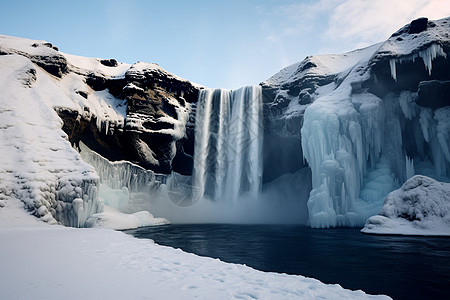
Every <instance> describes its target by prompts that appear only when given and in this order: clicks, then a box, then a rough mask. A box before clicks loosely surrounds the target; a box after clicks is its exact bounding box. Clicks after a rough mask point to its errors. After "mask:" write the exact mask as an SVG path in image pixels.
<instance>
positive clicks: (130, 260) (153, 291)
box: [0, 200, 390, 300]
mask: <svg viewBox="0 0 450 300" xmlns="http://www.w3.org/2000/svg"><path fill="white" fill-rule="evenodd" d="M21 206H22V204H21V203H20V202H19V201H18V200H10V201H7V203H6V206H5V207H3V208H0V240H1V241H2V243H1V244H0V265H1V266H2V272H0V290H1V291H2V292H1V293H2V294H1V297H2V299H49V300H51V299H67V300H70V299H111V300H113V299H233V298H239V299H390V298H389V297H387V296H370V295H367V294H365V293H364V292H362V291H350V290H345V289H343V288H342V287H340V286H339V285H326V284H323V283H321V282H320V281H318V280H315V279H311V278H305V277H303V276H293V275H286V274H276V273H264V272H261V271H257V270H254V269H252V268H249V267H246V266H243V265H236V264H228V263H224V262H221V261H219V260H217V259H212V258H205V257H199V256H196V255H194V254H188V253H185V252H183V251H181V250H179V249H173V248H170V247H164V246H159V245H156V244H154V242H153V241H151V240H147V239H142V240H141V239H136V238H134V237H131V236H129V235H126V234H124V233H121V232H117V231H113V230H107V229H95V228H90V229H80V228H67V227H62V226H49V225H47V224H45V223H43V222H40V221H38V220H37V219H35V218H33V217H30V216H29V215H27V213H26V212H25V211H24V210H23V208H22V207H21Z"/></svg>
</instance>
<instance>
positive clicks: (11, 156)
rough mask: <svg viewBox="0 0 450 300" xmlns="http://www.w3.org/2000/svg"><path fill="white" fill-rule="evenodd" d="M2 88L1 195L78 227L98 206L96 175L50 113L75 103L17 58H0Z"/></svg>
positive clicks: (40, 214) (50, 219)
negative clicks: (57, 108)
mask: <svg viewBox="0 0 450 300" xmlns="http://www.w3.org/2000/svg"><path fill="white" fill-rule="evenodd" d="M0 90H1V91H2V93H1V94H0V115H1V117H0V128H1V129H2V130H0V141H1V143H0V153H2V155H1V156H0V165H1V166H2V168H1V169H0V195H1V197H2V198H5V199H6V200H7V199H9V198H10V197H17V198H19V199H21V200H22V201H23V202H24V203H25V204H26V207H27V209H29V210H31V211H32V212H33V213H34V214H35V215H36V216H38V217H41V218H42V220H44V221H46V222H49V223H55V222H61V223H63V224H66V225H69V226H82V225H83V224H84V222H85V220H86V219H87V218H88V217H89V216H90V215H92V214H93V213H96V212H98V211H99V210H101V207H102V204H101V202H99V201H98V200H97V188H96V186H97V182H98V176H97V174H96V173H95V172H94V170H93V168H92V167H91V166H90V165H88V164H86V163H85V162H83V161H82V160H81V158H80V156H79V155H78V153H77V152H76V151H75V150H74V149H73V148H72V147H71V145H70V143H69V142H68V141H67V136H66V134H65V133H64V132H63V131H62V130H61V126H62V121H61V119H60V118H59V117H58V115H57V114H56V112H55V110H54V109H53V107H69V108H76V105H75V103H74V102H73V101H72V100H71V99H70V98H69V97H67V95H66V94H65V93H64V92H62V91H61V89H59V88H58V86H57V85H56V84H55V82H54V81H53V80H52V78H50V77H49V76H48V75H47V74H46V73H45V72H43V71H42V70H41V69H40V68H38V67H36V65H34V64H33V63H31V61H30V60H29V59H27V58H25V57H23V56H18V55H6V56H0ZM31 99H32V100H31Z"/></svg>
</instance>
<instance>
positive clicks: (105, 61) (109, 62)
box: [100, 58, 119, 67]
mask: <svg viewBox="0 0 450 300" xmlns="http://www.w3.org/2000/svg"><path fill="white" fill-rule="evenodd" d="M100 63H101V64H102V65H104V66H107V67H117V66H118V65H119V63H118V62H117V60H115V59H114V58H111V59H101V60H100Z"/></svg>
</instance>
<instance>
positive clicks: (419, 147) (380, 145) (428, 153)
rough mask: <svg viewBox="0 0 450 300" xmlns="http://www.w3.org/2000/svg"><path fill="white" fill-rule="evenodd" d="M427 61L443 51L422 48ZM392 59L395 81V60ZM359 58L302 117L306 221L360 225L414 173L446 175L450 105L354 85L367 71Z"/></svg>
mask: <svg viewBox="0 0 450 300" xmlns="http://www.w3.org/2000/svg"><path fill="white" fill-rule="evenodd" d="M416 56H417V57H421V58H422V59H423V60H424V63H425V66H426V68H427V70H428V71H430V72H431V68H432V61H433V59H434V58H436V57H437V56H444V57H445V56H446V55H445V53H444V52H443V50H442V48H441V47H440V46H438V45H432V46H430V47H429V48H427V49H425V50H423V51H420V52H419V53H418V54H417V55H416ZM409 59H414V57H413V58H411V57H409V56H408V57H406V58H401V57H400V58H398V59H396V60H395V61H394V60H391V74H392V77H393V78H394V79H396V78H397V76H398V74H397V73H396V71H395V64H396V63H397V62H401V61H405V60H409ZM366 64H367V62H360V64H359V65H356V66H355V68H354V69H353V71H352V72H351V73H350V74H349V75H348V76H347V77H346V78H345V80H344V81H343V82H342V84H341V85H340V86H339V87H338V88H337V89H336V90H334V91H333V92H331V93H329V94H327V95H324V96H322V97H320V98H319V99H317V100H316V101H315V102H314V103H313V104H312V105H311V106H309V107H308V109H307V110H306V111H305V115H304V125H303V127H302V147H303V151H304V157H305V159H306V160H307V161H308V163H309V165H310V167H311V171H312V183H313V190H312V191H311V194H310V198H309V200H308V211H309V218H310V223H311V226H312V227H318V228H326V227H334V226H361V225H363V224H364V221H365V219H367V218H368V217H370V216H371V215H374V214H377V213H378V211H379V209H380V208H381V205H382V203H383V199H384V197H385V196H386V195H387V194H388V193H389V192H391V191H392V190H394V189H395V188H398V187H399V186H400V185H401V184H402V183H403V182H405V181H406V180H407V179H408V178H410V177H412V176H414V175H415V174H423V175H427V176H431V177H433V178H437V179H439V180H441V181H448V179H449V177H450V152H449V149H450V134H449V132H450V125H449V124H450V122H449V121H448V120H449V119H450V109H449V108H448V107H444V108H440V109H437V110H432V109H430V108H424V107H419V106H418V105H417V104H416V103H415V101H416V98H417V93H414V92H411V91H402V92H396V93H389V94H387V95H386V96H385V97H384V98H383V99H381V98H378V97H377V96H375V95H373V94H371V93H369V92H367V91H364V90H358V89H357V90H356V91H357V92H355V91H354V89H353V87H355V86H357V84H356V83H358V82H362V81H363V80H364V78H367V76H368V74H369V73H368V70H369V69H367V68H364V67H363V65H366Z"/></svg>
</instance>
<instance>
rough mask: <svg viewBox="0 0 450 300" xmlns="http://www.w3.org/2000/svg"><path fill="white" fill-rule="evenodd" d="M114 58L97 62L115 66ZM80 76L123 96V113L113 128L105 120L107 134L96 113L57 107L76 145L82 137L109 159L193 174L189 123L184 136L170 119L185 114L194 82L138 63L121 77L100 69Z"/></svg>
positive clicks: (97, 88) (98, 88) (192, 97)
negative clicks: (115, 76)
mask: <svg viewBox="0 0 450 300" xmlns="http://www.w3.org/2000/svg"><path fill="white" fill-rule="evenodd" d="M114 61H115V60H114ZM114 61H113V62H111V60H102V61H101V62H102V64H105V63H106V64H108V66H111V67H113V65H115V64H116V63H117V62H115V63H114ZM82 75H83V74H82ZM83 76H85V81H86V84H87V85H89V86H90V87H91V88H92V89H93V90H95V91H102V90H105V89H108V91H109V93H111V94H112V95H113V96H115V97H117V98H119V99H125V100H127V104H128V106H127V118H126V123H125V124H123V125H121V127H119V128H111V125H113V124H109V131H111V130H112V131H113V133H111V132H107V131H106V129H105V128H100V130H99V128H98V124H97V120H96V118H95V117H86V116H84V115H83V116H81V115H79V114H78V113H76V112H71V111H68V110H67V109H58V113H59V115H60V117H61V118H62V119H63V121H64V126H63V130H64V131H65V132H66V133H67V134H68V136H69V140H70V141H71V143H72V144H73V145H74V146H75V147H76V146H77V145H78V144H79V142H80V141H82V142H83V143H84V144H86V145H87V146H88V147H89V148H90V149H92V150H94V151H96V152H97V153H99V154H100V155H102V156H104V157H106V158H108V159H109V160H112V161H114V160H127V161H131V162H134V163H137V164H139V165H140V166H142V167H144V168H146V169H151V170H152V171H154V172H156V173H163V174H169V173H170V172H172V171H175V172H178V173H180V174H183V175H190V174H191V173H192V165H193V162H192V155H193V144H194V142H193V138H194V134H193V128H187V129H186V134H185V136H184V137H182V136H180V135H182V134H183V133H180V132H179V131H180V129H177V128H175V125H174V123H173V121H170V120H179V121H183V120H181V119H180V118H182V117H183V116H181V115H180V110H181V111H186V113H185V114H188V111H189V108H188V105H189V106H191V104H189V103H193V102H196V100H197V96H198V90H199V89H198V87H194V86H193V85H192V84H191V83H190V82H189V81H187V80H183V79H181V78H178V77H176V76H174V75H172V74H170V73H168V72H166V71H165V70H163V69H161V68H160V67H159V66H157V65H154V64H143V63H137V64H135V65H133V66H131V68H130V69H129V70H128V71H127V72H126V74H125V76H124V77H122V78H110V77H105V76H103V75H101V74H98V73H89V74H87V75H83ZM76 93H78V94H79V95H81V96H82V97H84V98H86V99H87V98H88V96H89V95H88V94H87V93H86V92H84V91H76ZM86 115H90V114H89V113H88V114H86ZM187 118H188V117H187V116H186V119H187ZM191 122H192V120H191ZM194 122H195V121H194ZM191 127H192V126H191ZM103 129H105V130H103ZM184 144H186V147H184ZM185 148H186V149H187V150H185ZM185 151H186V153H185Z"/></svg>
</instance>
